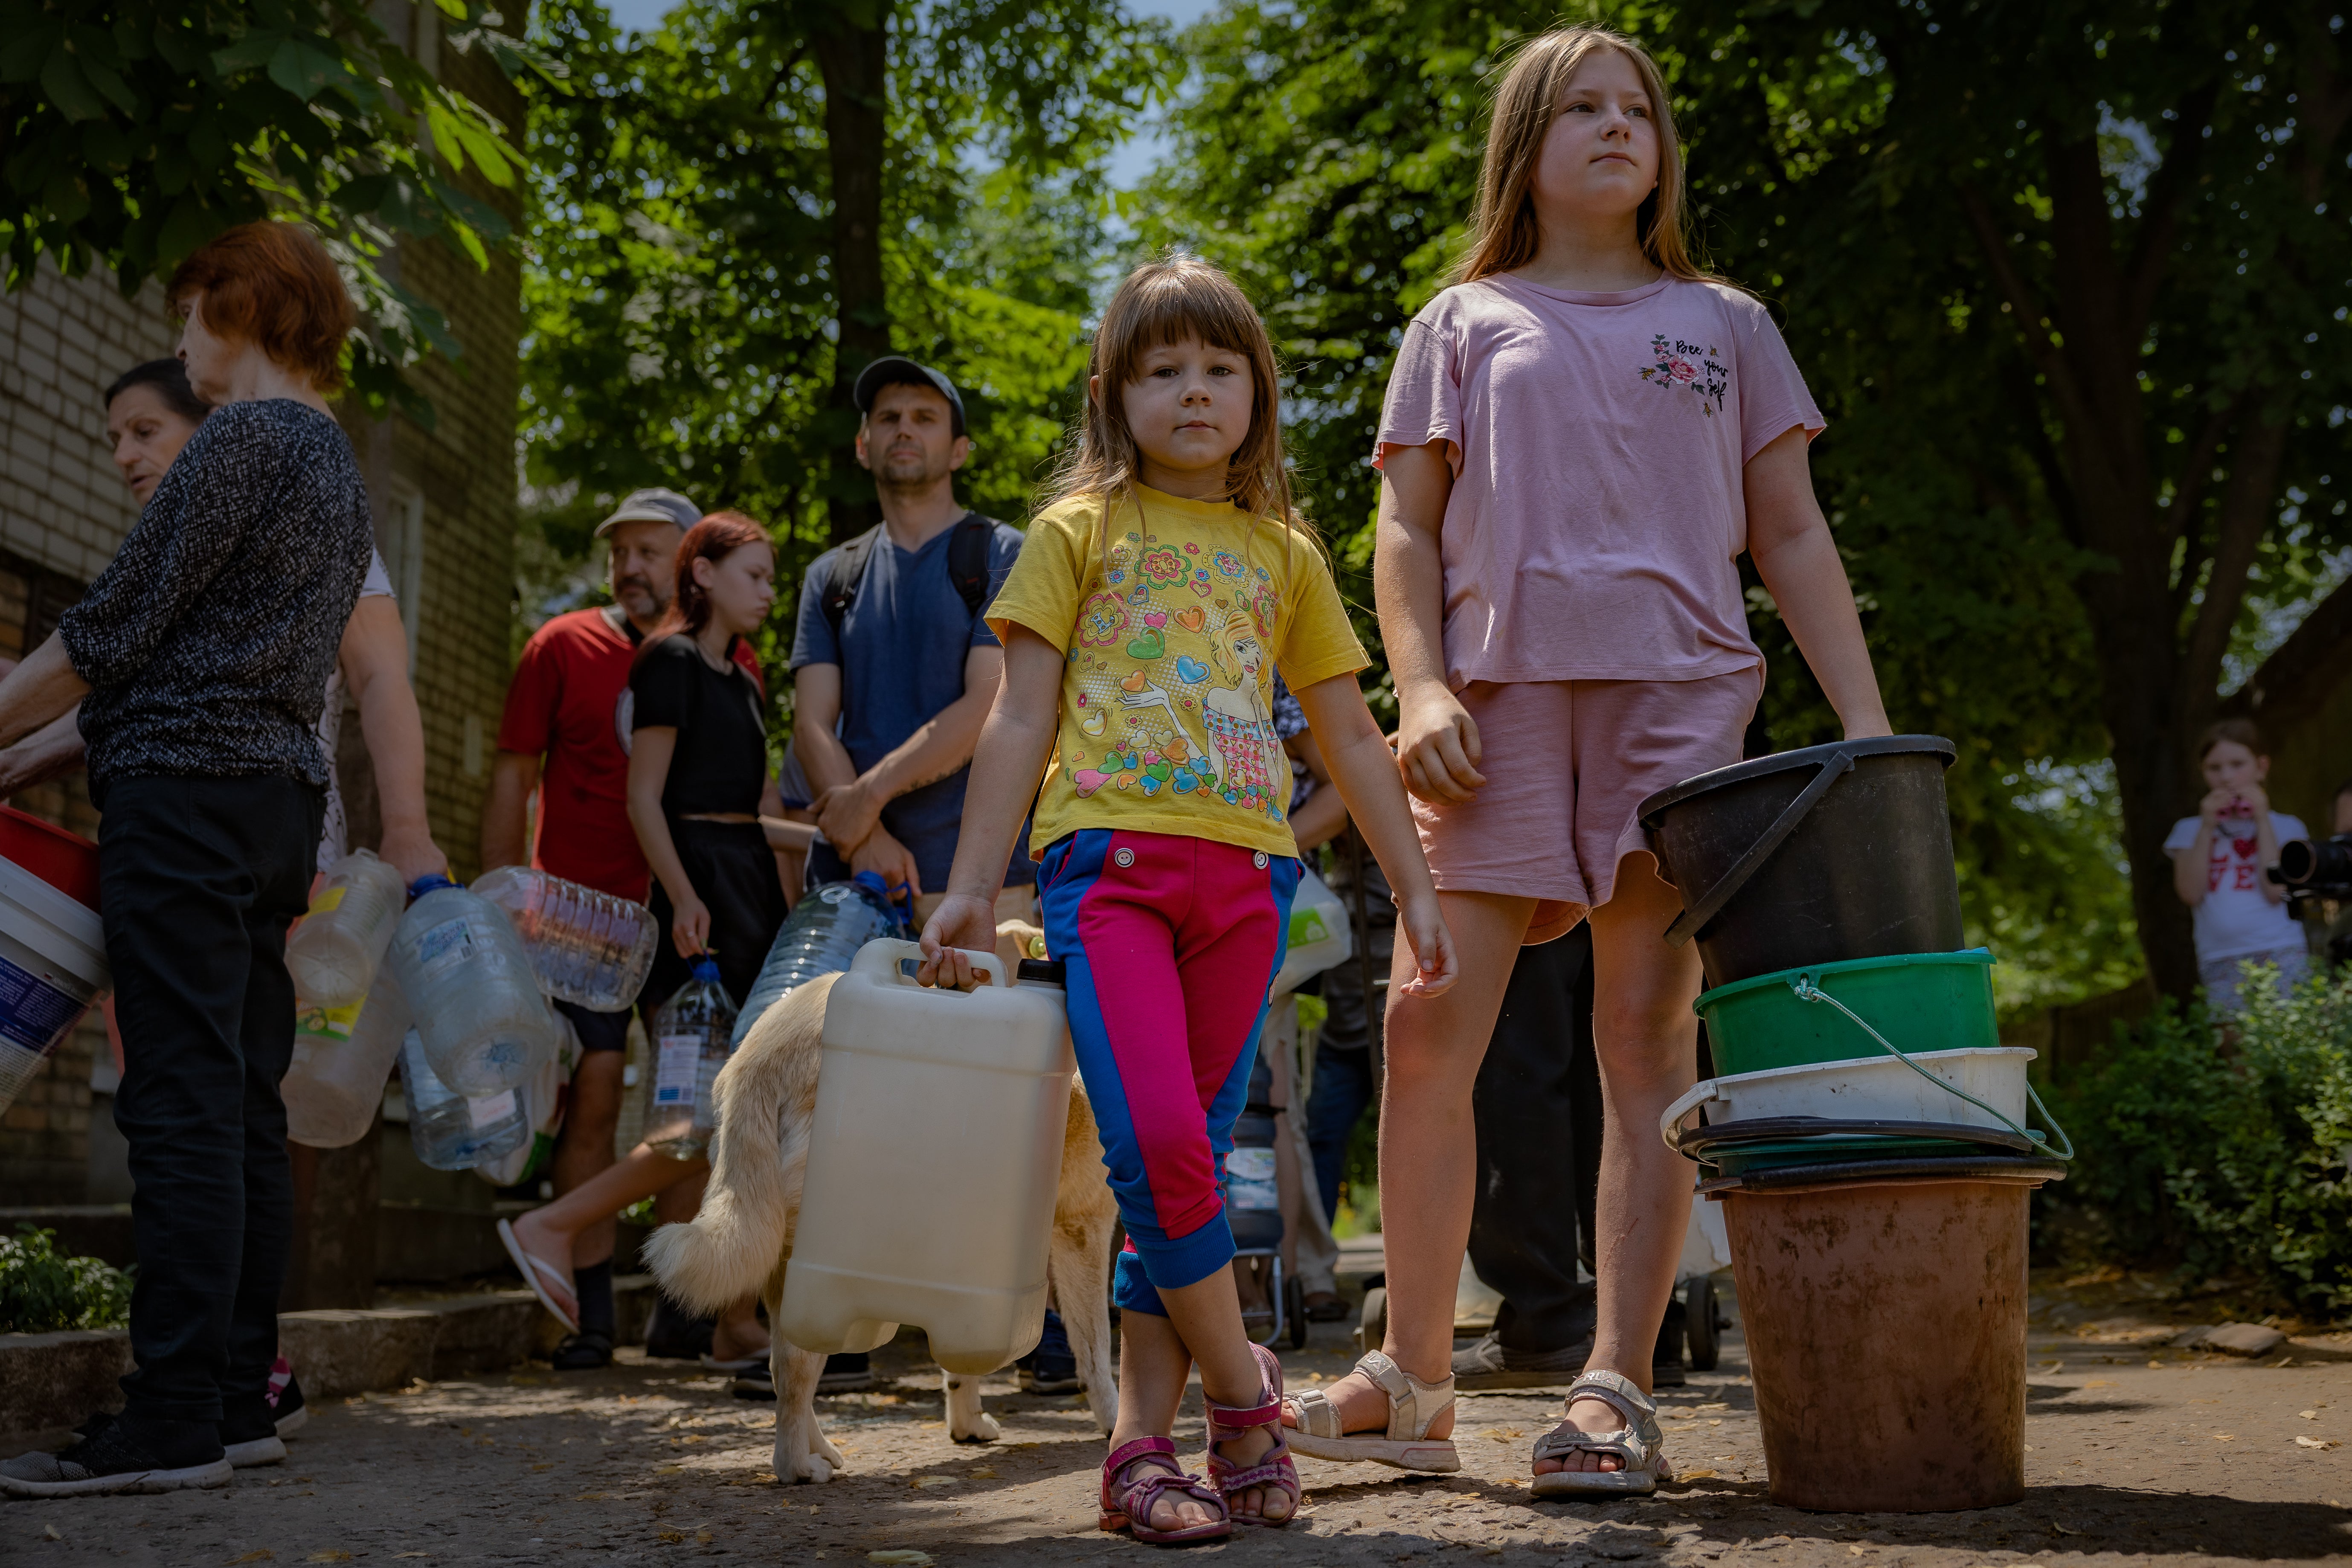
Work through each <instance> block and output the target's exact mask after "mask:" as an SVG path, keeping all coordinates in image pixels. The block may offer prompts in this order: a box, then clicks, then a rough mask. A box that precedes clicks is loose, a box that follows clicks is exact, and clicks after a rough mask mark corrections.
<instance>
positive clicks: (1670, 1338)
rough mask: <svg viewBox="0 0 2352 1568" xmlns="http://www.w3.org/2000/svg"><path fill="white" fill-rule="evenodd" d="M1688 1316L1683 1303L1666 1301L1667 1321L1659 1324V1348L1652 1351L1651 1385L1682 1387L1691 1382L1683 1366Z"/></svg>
mask: <svg viewBox="0 0 2352 1568" xmlns="http://www.w3.org/2000/svg"><path fill="white" fill-rule="evenodd" d="M1685 1321H1687V1320H1686V1318H1685V1313H1684V1311H1683V1304H1682V1303H1681V1302H1680V1301H1677V1300H1668V1301H1667V1302H1666V1321H1664V1323H1662V1324H1660V1325H1659V1326H1658V1348H1657V1349H1655V1350H1654V1351H1652V1352H1650V1386H1651V1387H1653V1388H1680V1387H1682V1386H1684V1385H1685V1384H1687V1383H1689V1382H1690V1374H1689V1373H1687V1372H1685V1370H1684V1367H1683V1338H1684V1325H1685Z"/></svg>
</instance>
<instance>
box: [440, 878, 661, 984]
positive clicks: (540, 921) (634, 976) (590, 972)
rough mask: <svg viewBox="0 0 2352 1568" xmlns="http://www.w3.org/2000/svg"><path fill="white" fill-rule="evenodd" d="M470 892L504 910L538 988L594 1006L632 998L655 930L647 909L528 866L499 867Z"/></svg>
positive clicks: (649, 959) (642, 979)
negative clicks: (534, 973)
mask: <svg viewBox="0 0 2352 1568" xmlns="http://www.w3.org/2000/svg"><path fill="white" fill-rule="evenodd" d="M474 891H475V893H476V894H477V895H478V896H479V897H481V898H484V899H487V900H489V901H490V902H491V903H494V904H496V905H498V906H499V908H500V909H502V910H506V912H507V919H508V920H509V921H511V922H513V925H514V928H515V934H516V935H517V936H519V937H520V938H522V945H523V950H524V951H525V952H528V953H530V966H531V968H532V969H533V970H534V971H535V972H536V973H538V975H539V988H540V989H541V991H544V992H546V993H547V994H549V995H550V996H556V997H561V998H562V1000H564V1001H566V1002H570V1003H572V1004H574V1005H578V1006H582V1007H585V1008H588V1009H589V1010H590V1011H592V1012H596V1013H618V1012H621V1011H622V1010H624V1009H625V1008H626V1007H628V1006H629V1005H632V1004H633V1003H635V1001H636V999H637V993H638V992H640V991H642V990H644V989H645V987H646V975H647V974H649V973H652V971H653V966H654V944H655V942H656V941H657V940H658V939H659V937H660V935H661V932H660V930H659V927H658V925H657V924H656V921H655V920H654V912H653V910H649V909H647V908H646V906H645V905H643V904H640V903H634V902H632V901H631V900H627V899H623V898H616V897H615V896H614V895H613V894H611V893H604V892H599V891H597V890H596V889H593V888H585V887H583V886H581V885H580V884H579V883H577V882H567V881H565V880H564V879H562V878H561V877H552V876H550V875H548V873H546V872H545V871H541V870H538V869H536V868H532V867H530V866H501V867H499V868H498V869H497V870H495V871H486V872H484V873H483V874H482V875H481V876H479V877H478V878H476V879H474Z"/></svg>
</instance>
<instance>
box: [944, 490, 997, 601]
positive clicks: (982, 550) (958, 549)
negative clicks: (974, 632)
mask: <svg viewBox="0 0 2352 1568" xmlns="http://www.w3.org/2000/svg"><path fill="white" fill-rule="evenodd" d="M995 538H996V520H995V519H994V518H992V517H982V516H981V515H980V513H978V512H976V511H968V512H966V513H964V514H963V521H961V522H959V523H957V524H956V531H955V537H954V538H953V539H950V540H949V541H948V579H949V581H950V582H952V583H953V584H955V588H956V592H957V593H958V594H959V595H961V596H962V598H963V608H964V613H965V614H966V615H968V616H973V617H974V618H977V617H978V616H979V615H980V612H981V610H982V607H983V606H985V605H987V603H988V579H989V566H988V547H989V545H990V544H991V543H992V542H994V541H995Z"/></svg>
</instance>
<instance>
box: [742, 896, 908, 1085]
mask: <svg viewBox="0 0 2352 1568" xmlns="http://www.w3.org/2000/svg"><path fill="white" fill-rule="evenodd" d="M902 929H903V928H902V925H901V922H900V921H899V918H898V910H896V909H894V908H892V907H891V904H890V897H889V895H888V894H887V892H885V891H884V890H883V883H882V879H881V878H880V877H878V876H877V875H876V874H875V873H873V872H871V871H860V872H858V873H857V875H856V876H855V877H853V878H851V879H849V880H848V881H846V882H827V883H825V884H824V886H823V887H820V888H813V889H810V890H809V891H807V892H805V893H803V894H802V895H801V900H800V902H798V903H796V904H794V905H793V912H792V914H791V915H790V916H789V917H788V918H787V919H786V920H785V921H784V924H783V929H782V930H781V931H778V932H776V940H775V941H774V942H772V943H770V944H769V947H768V957H767V962H765V963H762V964H761V965H760V977H759V978H758V979H757V980H754V981H753V982H752V983H751V995H750V996H748V997H746V998H745V999H744V1002H743V1011H742V1013H741V1015H740V1016H738V1017H737V1018H736V1020H735V1039H734V1043H735V1044H736V1045H739V1046H740V1045H741V1044H742V1043H743V1037H744V1036H746V1035H748V1034H750V1033H751V1026H752V1025H753V1024H756V1023H758V1022H759V1021H760V1015H761V1014H762V1013H764V1012H766V1011H767V1010H768V1009H769V1008H771V1007H772V1006H774V1005H776V1002H777V1000H778V999H779V998H780V997H782V995H783V994H784V993H786V992H787V991H790V990H792V989H793V987H795V986H799V985H805V984H808V983H809V982H810V981H812V980H814V979H815V978H816V977H817V976H818V975H820V974H838V973H841V972H842V971H843V970H845V969H847V968H848V967H849V961H850V960H851V959H853V958H856V956H857V950H858V949H859V948H861V947H864V946H865V945H866V943H867V942H873V941H875V940H877V938H881V937H886V936H887V937H895V936H898V935H899V934H900V933H901V931H902Z"/></svg>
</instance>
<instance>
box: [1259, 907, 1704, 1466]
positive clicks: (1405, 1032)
mask: <svg viewBox="0 0 2352 1568" xmlns="http://www.w3.org/2000/svg"><path fill="white" fill-rule="evenodd" d="M1437 897H1438V902H1439V904H1440V906H1441V907H1442V908H1443V909H1444V911H1445V923H1446V925H1447V926H1448V927H1449V928H1450V929H1451V930H1452V931H1453V932H1454V952H1457V953H1458V954H1460V955H1461V962H1462V978H1461V979H1459V980H1458V981H1456V982H1454V987H1453V989H1451V990H1449V991H1447V992H1445V993H1444V994H1443V995H1438V996H1407V995H1405V994H1403V985H1404V983H1405V982H1406V981H1407V980H1409V979H1411V978H1412V975H1413V973H1415V971H1414V967H1413V962H1414V961H1413V956H1412V946H1411V944H1409V943H1407V942H1402V941H1400V942H1398V943H1397V944H1396V964H1395V969H1394V972H1393V973H1392V974H1391V978H1390V982H1389V1006H1388V1018H1387V1030H1386V1035H1385V1041H1386V1043H1385V1046H1384V1052H1385V1055H1384V1068H1385V1070H1384V1076H1383V1081H1382V1084H1381V1167H1380V1169H1381V1245H1382V1247H1383V1248H1384V1249H1385V1251H1386V1253H1387V1263H1386V1268H1387V1270H1388V1304H1389V1308H1388V1339H1387V1342H1386V1344H1384V1345H1383V1346H1382V1347H1381V1348H1382V1349H1383V1350H1385V1351H1386V1352H1388V1355H1389V1358H1390V1359H1391V1361H1393V1362H1395V1363H1397V1364H1398V1365H1399V1366H1401V1367H1402V1368H1403V1369H1404V1370H1405V1371H1406V1372H1408V1373H1412V1375H1413V1376H1414V1377H1417V1378H1419V1379H1421V1381H1423V1383H1442V1382H1444V1380H1445V1379H1446V1378H1448V1377H1450V1376H1452V1375H1453V1371H1454V1292H1455V1289H1456V1288H1457V1287H1458V1286H1459V1284H1460V1282H1461V1279H1462V1257H1463V1253H1464V1252H1465V1250H1466V1249H1467V1248H1468V1247H1469V1245H1470V1206H1471V1200H1472V1198H1473V1196H1474V1195H1475V1192H1476V1189H1477V1179H1478V1148H1477V1141H1476V1133H1475V1128H1474V1124H1473V1122H1472V1121H1471V1115H1470V1090H1471V1087H1472V1086H1473V1085H1474V1084H1475V1082H1476V1081H1477V1078H1478V1064H1479V1062H1480V1061H1482V1060H1483V1059H1485V1058H1486V1043H1487V1041H1488V1040H1490V1039H1492V1038H1493V1037H1494V1034H1495V1019H1496V1015H1497V1014H1499V1013H1500V1012H1501V1011H1502V1006H1503V992H1504V990H1505V988H1506V987H1507V986H1508V985H1509V984H1510V980H1511V967H1512V965H1513V964H1515V963H1517V962H1518V956H1519V939H1520V938H1521V937H1523V936H1525V935H1526V934H1527V930H1528V918H1529V917H1530V916H1531V915H1533V914H1534V913H1535V906H1536V901H1535V900H1533V899H1520V898H1511V897H1507V896H1506V895H1504V894H1500V893H1455V892H1447V891H1444V890H1442V889H1441V890H1440V891H1439V893H1438V895H1437ZM1660 926H1661V929H1663V928H1664V922H1663V921H1661V922H1660ZM1561 1201H1562V1202H1570V1201H1572V1199H1571V1198H1570V1196H1569V1195H1568V1194H1566V1193H1565V1190H1564V1189H1563V1195H1562V1199H1561ZM1647 1365H1648V1363H1646V1362H1645V1363H1643V1366H1644V1368H1646V1367H1647ZM1327 1397H1328V1398H1329V1399H1330V1401H1331V1402H1332V1403H1333V1404H1334V1405H1338V1406H1339V1421H1340V1426H1341V1429H1342V1430H1344V1431H1348V1432H1377V1431H1381V1430H1382V1429H1384V1428H1385V1427H1386V1426H1387V1425H1388V1418H1389V1417H1388V1397H1387V1395H1385V1394H1382V1393H1381V1391H1380V1390H1379V1389H1378V1388H1377V1387H1375V1386H1373V1384H1372V1383H1371V1382H1370V1379H1368V1378H1365V1377H1362V1376H1360V1375H1359V1374H1357V1373H1349V1374H1348V1375H1347V1376H1346V1377H1343V1378H1341V1379H1340V1380H1339V1382H1338V1383H1336V1384H1333V1385H1332V1386H1331V1387H1330V1389H1329V1390H1328V1391H1327ZM1284 1416H1285V1424H1286V1425H1288V1426H1297V1421H1296V1420H1295V1419H1291V1418H1290V1417H1291V1412H1290V1411H1289V1410H1288V1409H1287V1408H1286V1409H1285V1411H1284ZM1453 1431H1454V1414H1453V1412H1452V1411H1450V1410H1449V1411H1447V1412H1446V1413H1445V1414H1444V1415H1440V1416H1439V1417H1438V1418H1437V1419H1436V1420H1435V1421H1434V1422H1433V1423H1432V1424H1431V1426H1430V1429H1429V1436H1432V1437H1445V1436H1451V1435H1452V1434H1453Z"/></svg>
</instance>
